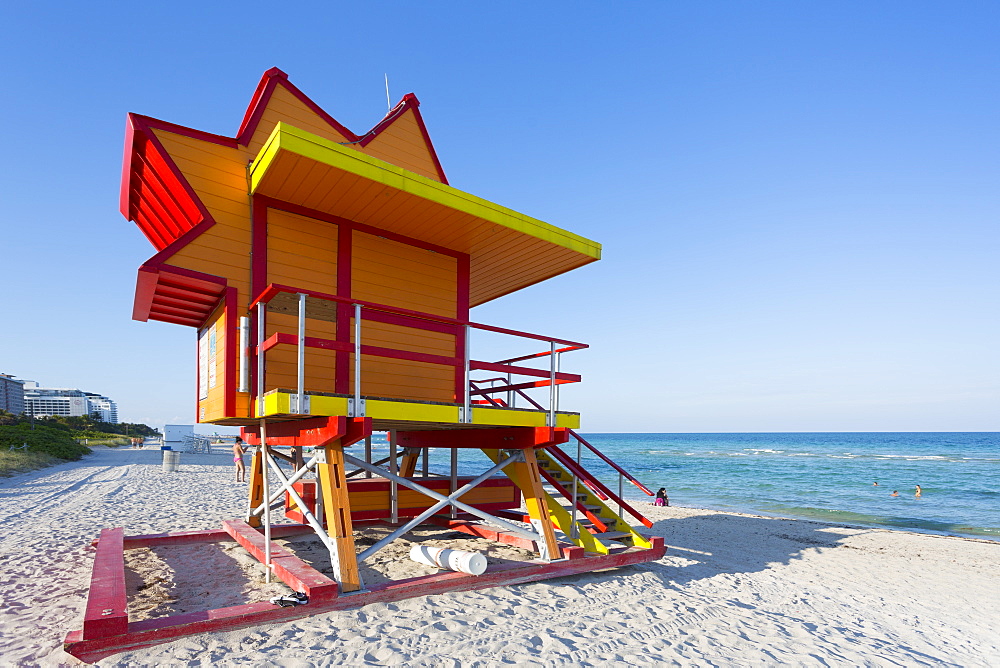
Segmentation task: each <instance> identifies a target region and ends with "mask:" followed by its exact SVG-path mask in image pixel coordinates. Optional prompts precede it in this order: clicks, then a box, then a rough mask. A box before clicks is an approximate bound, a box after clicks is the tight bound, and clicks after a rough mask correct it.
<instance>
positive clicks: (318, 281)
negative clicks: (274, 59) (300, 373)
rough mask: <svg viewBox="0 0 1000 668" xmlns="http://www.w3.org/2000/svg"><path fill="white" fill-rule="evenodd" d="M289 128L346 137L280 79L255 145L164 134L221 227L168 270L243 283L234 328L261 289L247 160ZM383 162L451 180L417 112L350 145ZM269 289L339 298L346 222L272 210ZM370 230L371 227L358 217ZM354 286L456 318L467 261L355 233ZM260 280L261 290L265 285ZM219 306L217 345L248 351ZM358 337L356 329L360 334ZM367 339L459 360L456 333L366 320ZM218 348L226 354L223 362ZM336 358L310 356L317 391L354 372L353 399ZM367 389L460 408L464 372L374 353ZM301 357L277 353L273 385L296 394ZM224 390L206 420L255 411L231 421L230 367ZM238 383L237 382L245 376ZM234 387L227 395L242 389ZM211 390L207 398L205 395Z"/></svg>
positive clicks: (315, 323)
mask: <svg viewBox="0 0 1000 668" xmlns="http://www.w3.org/2000/svg"><path fill="white" fill-rule="evenodd" d="M279 121H283V122H285V123H288V124H290V125H293V126H295V127H298V128H302V129H303V130H307V131H308V132H312V133H314V134H317V135H319V136H321V137H325V138H327V139H330V140H332V141H337V142H346V138H345V137H344V136H343V135H341V134H340V133H339V132H338V131H337V130H336V129H335V128H334V127H332V126H331V125H330V124H329V123H327V122H326V120H325V119H324V118H323V117H322V116H320V115H319V114H317V113H316V112H315V111H314V110H313V109H311V108H310V107H309V106H308V105H307V104H306V103H304V102H303V101H302V100H300V99H299V98H297V97H296V96H295V95H294V94H293V93H292V92H291V91H289V90H288V89H286V88H285V87H284V85H283V84H282V83H281V82H278V83H277V84H276V85H275V87H274V90H273V92H272V94H271V96H270V98H269V100H268V102H267V107H266V109H265V110H264V112H263V114H262V116H261V119H260V122H259V124H258V126H257V128H256V130H255V132H254V134H253V137H252V138H251V140H250V142H249V144H248V145H247V146H226V145H222V144H218V143H213V142H211V141H206V140H203V139H197V138H193V137H189V136H186V135H184V134H180V133H177V132H171V131H169V130H167V129H162V128H156V129H154V130H153V132H154V133H155V135H156V137H157V139H158V140H159V141H160V142H161V143H162V145H163V148H164V149H165V150H166V152H167V154H168V155H169V158H170V159H172V160H173V162H174V164H175V165H176V166H177V168H178V170H179V171H180V172H181V174H182V175H183V177H184V178H185V179H186V180H187V182H188V183H189V184H190V186H191V188H192V190H193V191H194V193H195V195H196V196H197V197H198V198H199V199H200V200H201V202H202V203H203V204H204V206H205V208H206V209H207V210H208V212H209V214H210V215H211V216H212V218H213V219H214V221H215V224H214V225H212V226H210V227H209V228H207V229H206V230H205V231H203V232H202V233H201V234H200V235H198V236H197V237H196V238H194V239H193V240H192V241H191V242H190V243H188V244H186V245H185V246H183V247H182V248H180V249H179V250H177V251H176V252H175V253H174V254H173V255H171V256H170V257H169V258H167V260H166V264H167V265H171V266H176V267H180V268H183V269H190V270H193V271H197V272H202V273H205V274H210V275H213V276H220V277H222V278H224V279H226V281H227V285H228V286H229V287H234V288H236V298H235V300H233V301H234V303H235V304H236V305H237V306H236V308H237V309H238V312H237V313H236V316H237V317H235V318H230V319H229V320H228V322H229V323H232V322H236V321H237V320H238V317H239V316H242V315H247V312H246V310H245V309H246V306H247V305H248V304H249V303H250V301H251V300H252V299H253V296H254V295H252V294H251V283H250V281H251V257H252V255H251V254H252V251H253V240H252V224H251V201H250V196H249V195H248V194H247V192H248V186H247V173H246V166H247V164H248V163H249V162H250V161H251V160H252V159H253V158H254V157H256V155H257V153H258V152H259V151H260V149H261V147H262V146H263V144H264V142H265V141H266V139H267V137H268V136H269V135H270V133H271V131H272V130H273V129H274V126H275V125H276V124H277V123H278V122H279ZM349 146H350V147H351V148H352V149H355V150H359V151H361V152H363V153H366V154H368V155H371V156H373V157H376V158H379V159H381V160H385V161H387V162H390V163H392V164H395V165H398V166H400V167H403V168H405V169H408V170H410V171H413V172H416V173H418V174H421V175H423V176H426V177H428V178H431V179H434V180H437V181H440V180H441V177H440V175H439V174H438V171H437V167H436V164H435V161H434V158H433V154H432V152H431V149H430V147H429V146H428V144H427V142H426V139H425V137H424V135H423V133H422V132H421V129H420V127H419V124H418V122H417V119H416V116H415V114H414V112H413V111H412V110H407V111H404V112H403V114H402V115H400V116H399V117H398V118H396V119H395V120H394V121H393V122H392V123H391V124H389V125H388V126H387V127H385V128H384V129H383V130H382V131H381V132H380V133H379V134H378V135H377V136H375V138H374V139H372V140H371V141H370V142H368V143H367V144H366V145H365V146H361V145H360V144H350V145H349ZM266 218H267V235H266V243H267V258H268V262H267V277H266V280H265V282H264V285H266V284H267V283H280V284H283V285H290V286H293V287H296V288H301V289H304V290H313V291H318V292H324V293H330V294H336V293H337V292H338V285H337V248H338V235H339V233H340V230H339V229H338V228H339V226H338V225H336V224H334V223H329V222H325V221H320V220H316V219H312V218H308V217H306V216H301V215H296V214H292V213H288V212H285V211H280V210H277V209H269V210H268V212H267V216H266ZM356 222H359V223H362V224H363V223H364V222H365V221H356ZM351 262H352V268H351V281H352V285H353V290H352V293H353V296H355V297H356V298H358V299H362V300H366V301H372V302H378V303H383V304H389V305H394V306H399V307H403V308H407V309H411V310H416V311H425V312H428V313H434V314H438V315H444V316H448V317H452V318H454V317H456V316H457V315H458V305H457V294H458V290H457V280H458V279H457V276H458V268H457V261H456V259H455V258H454V257H450V256H446V255H443V254H439V253H434V252H432V251H429V250H425V249H422V248H417V247H414V246H409V245H406V244H404V243H401V242H399V241H394V240H390V239H386V238H382V237H380V236H378V235H377V234H367V233H364V232H359V231H355V232H354V234H353V250H352V257H351ZM258 284H259V283H258ZM222 316H223V308H222V307H221V305H220V308H219V309H217V310H216V312H215V313H214V314H213V315H212V316H211V318H210V319H209V321H208V322H207V323H206V326H214V327H215V328H216V336H217V344H216V345H218V346H222V345H223V343H222V342H225V346H227V347H228V354H232V355H238V354H239V351H237V350H236V348H237V339H238V336H237V332H236V331H235V330H234V331H232V332H229V331H226V323H227V319H226V318H224V317H222ZM278 331H281V332H288V333H292V334H294V333H295V332H296V331H297V322H296V318H295V317H294V316H291V315H285V314H278V313H268V316H267V335H268V336H269V335H271V334H273V333H274V332H278ZM352 331H353V327H352ZM362 331H363V333H362V340H363V343H366V344H371V345H377V346H384V347H390V348H401V349H404V350H411V351H418V352H425V353H432V354H436V355H444V356H448V357H451V356H454V355H455V339H454V337H453V336H451V335H446V334H441V333H437V332H426V331H419V330H414V329H409V328H405V327H399V326H395V325H387V324H382V323H373V322H365V323H363V330H362ZM307 334H308V336H313V337H320V338H326V339H334V338H336V324H335V323H333V322H327V321H322V320H316V319H309V321H308V325H307ZM222 350H223V349H222V348H219V354H218V359H221V358H222V357H223V355H222V354H221V353H222ZM335 357H336V355H335V353H334V352H332V351H325V350H318V349H315V348H310V349H307V351H306V362H307V370H308V373H307V376H306V389H307V390H309V391H313V392H334V389H335V388H334V382H335V375H336V374H337V373H347V374H349V376H350V378H351V391H352V392H353V366H352V368H348V369H341V370H338V369H336V364H335ZM362 371H363V386H362V393H363V394H365V395H372V396H385V397H396V398H405V399H422V400H431V401H454V389H455V388H454V378H455V372H454V370H453V369H452V368H450V367H442V366H439V365H433V364H426V363H419V362H408V361H402V360H389V359H385V358H370V359H369V358H368V357H367V356H366V357H365V358H364V359H363V360H362ZM296 373H297V372H296V352H295V349H294V347H292V346H278V347H277V348H273V349H271V350H270V351H268V353H267V373H266V378H265V385H266V388H267V389H274V388H286V389H293V388H295V387H296V384H297V379H296ZM215 378H216V379H217V386H216V387H213V388H211V390H210V392H209V396H208V397H207V398H206V399H204V400H200V401H199V410H198V414H199V418H200V419H201V420H205V421H211V420H213V419H222V418H224V417H245V416H247V415H248V413H247V411H248V400H247V397H246V395H243V396H238V397H237V402H236V405H237V413H238V414H237V415H236V416H227V415H225V408H224V400H223V398H222V396H221V395H222V393H223V389H222V385H223V382H224V381H225V378H226V376H225V373H224V371H223V369H221V368H220V369H217V370H216V376H215ZM234 382H235V381H234ZM235 389H236V388H235V387H233V388H225V391H228V392H235ZM200 395H201V392H200V391H199V396H200Z"/></svg>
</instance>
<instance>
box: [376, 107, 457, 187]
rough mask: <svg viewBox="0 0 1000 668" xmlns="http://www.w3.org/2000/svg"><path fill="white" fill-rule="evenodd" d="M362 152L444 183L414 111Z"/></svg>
mask: <svg viewBox="0 0 1000 668" xmlns="http://www.w3.org/2000/svg"><path fill="white" fill-rule="evenodd" d="M359 150H361V151H362V152H363V153H365V154H367V155H370V156H372V157H373V158H378V159H379V160H385V161H386V162H388V163H391V164H393V165H396V166H398V167H402V168H403V169H408V170H410V171H411V172H416V173H417V174H420V175H421V176H426V177H427V178H429V179H434V180H435V181H440V180H441V176H440V175H439V174H438V171H437V166H436V165H435V164H434V157H433V156H432V155H431V151H430V147H429V146H428V145H427V141H426V140H425V139H424V135H423V133H422V132H421V131H420V126H419V125H418V124H417V119H416V116H415V115H414V112H413V110H412V109H407V110H406V111H405V112H404V113H403V115H402V116H399V117H398V118H396V119H395V120H394V121H393V122H392V124H391V125H389V126H388V127H387V128H385V129H384V130H382V132H380V133H379V134H378V136H376V137H375V139H373V140H372V141H371V142H369V143H368V145H367V146H365V147H364V148H362V149H359Z"/></svg>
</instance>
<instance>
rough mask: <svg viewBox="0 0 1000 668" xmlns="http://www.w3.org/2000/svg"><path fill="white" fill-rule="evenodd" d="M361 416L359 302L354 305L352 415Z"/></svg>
mask: <svg viewBox="0 0 1000 668" xmlns="http://www.w3.org/2000/svg"><path fill="white" fill-rule="evenodd" d="M359 416H361V304H355V305H354V417H359Z"/></svg>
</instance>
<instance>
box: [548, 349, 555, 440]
mask: <svg viewBox="0 0 1000 668" xmlns="http://www.w3.org/2000/svg"><path fill="white" fill-rule="evenodd" d="M549 344H550V345H551V352H550V353H549V383H550V385H549V426H550V427H554V426H556V342H555V341H550V342H549Z"/></svg>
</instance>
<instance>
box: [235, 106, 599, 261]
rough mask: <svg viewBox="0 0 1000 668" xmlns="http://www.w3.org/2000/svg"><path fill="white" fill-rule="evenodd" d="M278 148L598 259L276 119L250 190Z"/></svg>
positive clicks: (590, 246)
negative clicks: (276, 121)
mask: <svg viewBox="0 0 1000 668" xmlns="http://www.w3.org/2000/svg"><path fill="white" fill-rule="evenodd" d="M279 151H288V152H290V153H294V154H296V155H301V156H303V157H305V158H308V159H310V160H315V161H316V162H319V163H321V164H325V165H328V166H330V167H333V168H336V169H340V170H343V171H345V172H348V173H350V174H354V175H357V176H360V177H362V178H365V179H369V180H371V181H373V182H375V183H379V184H382V185H384V186H386V187H388V188H393V189H396V190H400V191H403V192H406V193H409V194H411V195H415V196H417V197H420V198H423V199H426V200H429V201H432V202H435V203H437V204H441V205H442V206H446V207H448V208H451V209H455V210H456V211H461V212H462V213H466V214H469V215H472V216H476V217H477V218H481V219H483V220H485V221H488V222H490V223H494V224H496V225H501V226H503V227H506V228H509V229H511V230H514V231H516V232H520V233H521V234H526V235H529V236H532V237H535V238H537V239H541V240H543V241H547V242H549V243H552V244H555V245H557V246H561V247H563V248H567V249H569V250H573V251H575V252H577V253H581V254H583V255H586V256H587V257H591V258H593V259H595V260H599V259H600V257H601V244H599V243H597V242H596V241H591V240H590V239H586V238H584V237H581V236H579V235H577V234H573V233H572V232H569V231H567V230H564V229H562V228H559V227H556V226H555V225H550V224H548V223H546V222H543V221H541V220H538V219H536V218H532V217H530V216H526V215H524V214H523V213H518V212H517V211H514V210H513V209H508V208H506V207H503V206H500V205H499V204H496V203H494V202H490V201H489V200H485V199H482V198H481V197H476V196H475V195H471V194H469V193H467V192H464V191H462V190H459V189H458V188H453V187H451V186H449V185H446V184H444V183H439V182H438V181H434V180H433V179H429V178H427V177H425V176H421V175H420V174H417V173H415V172H411V171H409V170H406V169H403V168H402V167H397V166H396V165H393V164H390V163H388V162H385V161H383V160H379V159H378V158H373V157H371V156H369V155H365V154H364V153H361V152H360V151H355V150H352V149H350V148H347V147H345V146H342V145H340V144H338V143H337V142H334V141H330V140H328V139H324V138H322V137H319V136H317V135H314V134H312V133H310V132H306V131H305V130H301V129H299V128H296V127H294V126H291V125H288V124H287V123H283V122H279V123H278V124H277V125H276V126H275V128H274V131H273V132H271V135H270V137H268V139H267V141H266V142H265V143H264V146H263V147H262V148H261V150H260V152H259V153H258V154H257V157H256V158H255V159H254V161H253V162H252V163H251V164H250V192H256V190H257V187H258V185H259V184H260V182H261V181H262V180H263V178H264V175H265V174H266V172H267V169H268V167H269V166H270V164H271V163H272V162H273V161H274V160H275V158H276V157H277V155H278V153H279Z"/></svg>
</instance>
